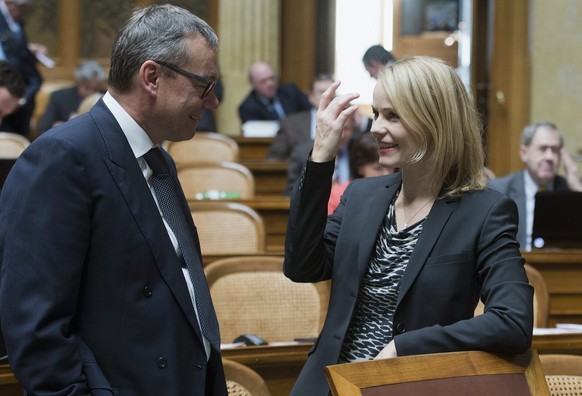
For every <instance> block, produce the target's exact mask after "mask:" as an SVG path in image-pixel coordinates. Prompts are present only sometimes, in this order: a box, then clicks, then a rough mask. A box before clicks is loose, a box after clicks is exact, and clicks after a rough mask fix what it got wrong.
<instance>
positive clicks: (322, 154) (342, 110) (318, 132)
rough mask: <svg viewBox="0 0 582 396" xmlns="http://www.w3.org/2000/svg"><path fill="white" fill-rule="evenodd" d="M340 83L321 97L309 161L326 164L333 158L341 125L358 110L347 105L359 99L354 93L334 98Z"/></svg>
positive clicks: (335, 84) (356, 107)
mask: <svg viewBox="0 0 582 396" xmlns="http://www.w3.org/2000/svg"><path fill="white" fill-rule="evenodd" d="M339 85H340V82H339V81H336V82H334V83H333V84H332V85H331V86H330V87H329V88H328V89H327V90H326V91H325V92H324V93H323V95H322V96H321V100H320V102H319V108H318V109H317V119H316V125H315V142H314V143H313V151H312V152H311V161H314V162H327V161H331V160H332V159H333V158H335V156H336V154H337V151H338V148H339V147H338V146H339V142H340V139H341V134H342V129H343V125H344V123H345V122H346V120H347V119H348V117H351V116H352V114H353V113H354V112H356V111H357V110H358V106H350V105H349V103H350V102H351V101H352V100H354V99H356V98H357V97H359V96H360V95H359V94H356V93H347V94H343V95H340V96H337V97H336V96H335V93H336V91H337V88H338V87H339Z"/></svg>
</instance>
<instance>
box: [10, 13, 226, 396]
mask: <svg viewBox="0 0 582 396" xmlns="http://www.w3.org/2000/svg"><path fill="white" fill-rule="evenodd" d="M217 45H218V40H217V38H216V35H215V33H214V32H213V30H212V29H211V28H210V27H209V26H208V24H206V23H205V22H204V21H202V20H201V19H200V18H198V17H196V16H194V15H192V14H191V13H190V12H188V11H186V10H184V9H182V8H179V7H176V6H172V5H169V4H163V5H152V6H149V7H146V8H142V9H140V10H137V11H135V12H134V13H133V15H132V16H131V17H130V19H129V20H128V21H127V22H126V23H125V25H124V26H123V27H122V29H121V30H120V32H119V34H118V37H117V39H116V41H115V43H114V45H113V50H112V56H111V69H110V73H109V90H108V92H107V93H106V94H105V95H104V96H103V98H102V99H101V100H100V101H99V102H98V103H97V104H96V105H95V106H93V108H92V109H91V110H90V111H89V112H88V113H85V114H83V115H80V116H78V117H76V118H74V119H72V120H70V121H68V122H66V123H64V124H61V125H59V126H57V127H55V128H52V129H50V130H49V131H47V132H45V133H44V134H42V135H41V136H40V137H39V138H38V139H36V140H35V141H34V142H33V143H32V144H31V145H30V146H29V147H28V149H27V150H26V151H25V152H24V153H23V154H22V155H21V157H20V158H19V159H18V161H17V162H16V164H15V165H14V167H13V169H12V172H11V173H10V175H9V177H8V179H7V181H6V184H5V186H4V190H3V192H2V195H1V197H0V218H1V219H2V222H0V265H1V267H2V268H1V274H2V278H1V288H0V315H1V317H2V331H3V333H4V337H5V341H6V347H7V351H8V359H9V361H10V363H11V366H12V368H13V371H14V374H15V376H16V378H17V380H18V381H19V382H20V383H21V384H22V385H23V386H24V388H26V391H27V392H28V393H29V394H48V393H50V394H54V395H56V394H60V395H65V394H67V395H81V394H83V395H85V394H92V395H113V394H123V395H127V396H150V395H151V396H158V395H200V396H202V395H219V396H226V395H227V390H226V383H225V378H224V370H223V367H222V360H221V354H220V334H219V330H218V323H217V320H216V314H215V312H214V309H213V307H212V301H211V299H210V294H209V291H208V285H207V284H206V280H205V278H204V274H203V269H202V260H201V252H200V246H199V241H198V236H197V234H196V228H195V226H194V224H193V222H192V217H191V215H190V211H189V209H188V205H187V202H186V200H185V198H184V195H183V192H182V189H181V187H180V185H179V182H178V179H177V175H176V167H175V164H174V162H173V161H172V159H171V157H170V156H169V155H168V154H167V153H166V152H165V151H163V149H161V148H160V147H159V146H160V144H161V143H162V142H163V141H166V140H169V141H181V140H187V139H191V138H192V137H193V136H194V134H195V132H196V128H197V124H198V120H199V119H200V116H201V115H202V113H203V112H204V111H205V110H206V109H215V108H216V107H217V106H218V104H219V103H218V99H217V98H216V96H215V94H214V91H213V88H214V85H215V83H216V80H217V79H218V67H217V59H216V56H217V55H216V51H217Z"/></svg>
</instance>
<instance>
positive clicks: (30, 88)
mask: <svg viewBox="0 0 582 396" xmlns="http://www.w3.org/2000/svg"><path fill="white" fill-rule="evenodd" d="M29 2H30V0H6V1H4V0H0V44H1V45H0V60H6V61H8V62H9V63H10V64H11V65H12V66H14V67H15V68H16V69H17V70H18V71H20V73H21V74H22V76H23V78H24V81H25V82H26V94H25V96H24V97H23V100H22V102H23V103H22V104H23V106H22V107H21V108H20V109H18V110H17V111H16V112H14V113H13V114H11V115H10V116H9V117H5V118H4V120H3V122H2V124H1V125H0V130H2V131H6V132H16V133H19V134H22V135H25V136H27V135H28V134H29V133H30V120H31V118H32V115H33V113H34V106H35V103H34V97H35V95H36V93H37V92H38V90H39V89H40V86H41V84H42V76H41V74H40V72H39V71H38V69H37V67H36V56H35V55H34V54H33V53H32V52H31V51H30V50H29V48H28V47H29V46H28V39H27V38H26V34H25V32H24V25H23V18H24V15H25V12H26V9H27V7H28V5H29V4H28V3H29Z"/></svg>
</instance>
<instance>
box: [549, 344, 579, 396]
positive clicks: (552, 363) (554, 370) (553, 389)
mask: <svg viewBox="0 0 582 396" xmlns="http://www.w3.org/2000/svg"><path fill="white" fill-rule="evenodd" d="M540 362H541V363H542V370H543V371H544V374H545V376H546V381H547V382H548V386H549V388H550V393H551V394H552V396H576V395H578V396H580V395H582V356H579V355H558V354H556V355H553V354H549V355H543V354H542V355H540Z"/></svg>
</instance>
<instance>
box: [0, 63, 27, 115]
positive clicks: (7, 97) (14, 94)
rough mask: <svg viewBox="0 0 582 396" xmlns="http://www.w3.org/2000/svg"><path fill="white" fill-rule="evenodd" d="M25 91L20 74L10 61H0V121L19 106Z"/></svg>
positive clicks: (24, 84)
mask: <svg viewBox="0 0 582 396" xmlns="http://www.w3.org/2000/svg"><path fill="white" fill-rule="evenodd" d="M25 93H26V83H25V82H24V79H23V78H22V75H21V74H20V73H19V72H18V71H17V70H16V69H15V68H14V67H12V65H10V63H8V62H6V61H0V123H2V120H3V119H4V117H6V116H7V115H10V114H12V113H13V112H14V111H16V109H18V108H19V106H20V99H21V98H23V97H24V95H25Z"/></svg>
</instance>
